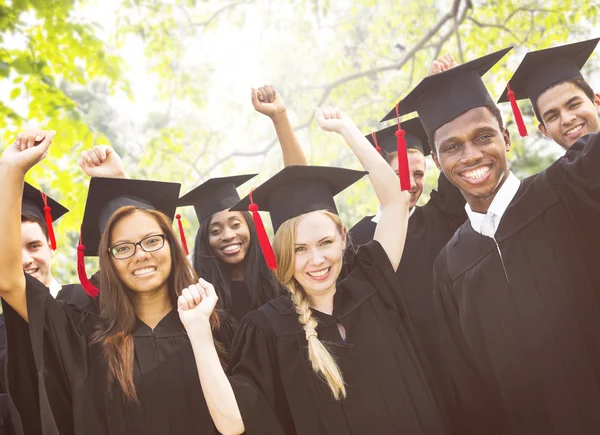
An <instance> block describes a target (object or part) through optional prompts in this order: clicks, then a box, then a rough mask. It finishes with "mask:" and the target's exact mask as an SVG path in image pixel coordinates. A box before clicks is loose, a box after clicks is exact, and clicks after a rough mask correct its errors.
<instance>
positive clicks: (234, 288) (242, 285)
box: [227, 281, 256, 322]
mask: <svg viewBox="0 0 600 435" xmlns="http://www.w3.org/2000/svg"><path fill="white" fill-rule="evenodd" d="M230 289H231V308H229V309H228V310H227V313H229V314H230V315H231V316H232V317H233V318H234V319H235V320H236V321H237V322H239V321H241V320H242V318H243V317H244V316H245V315H246V314H248V313H249V312H250V311H252V310H254V309H256V307H255V306H254V302H252V297H251V296H250V292H249V291H248V287H247V286H246V282H245V281H232V282H231V287H230Z"/></svg>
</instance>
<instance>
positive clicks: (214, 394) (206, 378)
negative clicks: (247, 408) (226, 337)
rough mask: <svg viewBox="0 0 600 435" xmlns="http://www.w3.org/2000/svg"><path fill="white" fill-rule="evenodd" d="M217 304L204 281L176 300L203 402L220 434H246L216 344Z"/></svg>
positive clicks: (184, 292)
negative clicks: (213, 317)
mask: <svg viewBox="0 0 600 435" xmlns="http://www.w3.org/2000/svg"><path fill="white" fill-rule="evenodd" d="M217 301H218V297H217V293H216V292H215V288H214V287H213V286H212V284H210V283H208V282H206V281H204V280H203V279H201V280H200V281H199V282H198V284H195V285H192V286H190V287H188V288H186V289H184V290H183V292H182V293H181V296H179V299H178V300H177V308H178V310H179V318H180V319H181V323H183V326H185V329H186V331H187V334H188V337H189V338H190V343H191V345H192V350H193V351H194V357H195V359H196V366H197V368H198V377H199V378H200V384H201V385H202V392H203V394H204V399H205V400H206V404H207V405H208V410H209V412H210V416H211V417H212V420H213V423H214V424H215V426H216V427H217V430H218V431H219V432H220V433H222V434H224V435H228V434H232V435H233V434H236V435H237V434H241V433H243V432H244V431H245V428H244V422H243V421H242V415H241V413H240V409H239V407H238V404H237V401H236V398H235V395H234V393H233V389H232V387H231V384H230V383H229V379H228V378H227V375H226V374H225V371H224V370H223V366H222V365H221V361H220V360H219V355H218V353H217V350H216V348H215V343H214V341H213V335H212V330H211V327H210V323H209V318H210V315H211V313H212V312H213V310H214V308H215V306H216V304H217Z"/></svg>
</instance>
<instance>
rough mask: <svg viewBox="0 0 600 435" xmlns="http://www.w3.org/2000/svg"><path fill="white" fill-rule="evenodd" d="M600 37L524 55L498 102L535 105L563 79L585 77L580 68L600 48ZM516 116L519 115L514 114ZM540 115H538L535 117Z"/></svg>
mask: <svg viewBox="0 0 600 435" xmlns="http://www.w3.org/2000/svg"><path fill="white" fill-rule="evenodd" d="M598 41H600V38H594V39H590V40H587V41H581V42H576V43H574V44H567V45H561V46H559V47H552V48H546V49H544V50H537V51H532V52H529V53H527V54H526V55H525V57H524V58H523V60H522V61H521V63H520V64H519V66H518V67H517V70H516V71H515V73H514V75H513V76H512V78H511V79H510V80H509V84H510V89H509V86H507V87H506V89H505V90H504V92H503V93H502V96H501V97H500V99H499V100H498V102H499V103H504V102H506V101H510V98H509V97H510V95H509V92H510V91H512V92H513V93H514V98H515V100H522V99H524V98H529V99H530V100H531V103H532V104H533V105H534V106H535V103H536V101H537V99H538V97H539V96H540V94H541V93H543V92H544V91H545V90H546V89H548V88H549V87H551V86H552V85H554V84H556V83H559V82H562V81H564V80H568V79H573V78H578V77H579V78H583V76H582V75H581V68H583V65H585V63H586V62H587V60H588V59H589V57H590V56H591V54H592V53H593V52H594V49H595V48H596V45H598ZM515 115H516V114H515ZM536 115H537V114H536Z"/></svg>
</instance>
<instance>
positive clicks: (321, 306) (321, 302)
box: [306, 285, 336, 315]
mask: <svg viewBox="0 0 600 435" xmlns="http://www.w3.org/2000/svg"><path fill="white" fill-rule="evenodd" d="M335 290H336V287H335V285H334V286H333V287H332V288H331V289H329V290H327V291H326V292H323V293H320V294H318V295H311V294H308V293H307V294H306V297H307V298H308V304H309V305H310V307H311V308H314V309H315V310H317V311H320V312H321V313H325V314H329V315H331V314H333V296H334V295H335Z"/></svg>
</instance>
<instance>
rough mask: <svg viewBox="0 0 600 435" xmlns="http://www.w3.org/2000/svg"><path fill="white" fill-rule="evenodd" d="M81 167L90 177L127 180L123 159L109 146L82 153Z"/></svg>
mask: <svg viewBox="0 0 600 435" xmlns="http://www.w3.org/2000/svg"><path fill="white" fill-rule="evenodd" d="M79 167H80V168H81V169H82V170H83V172H85V174H86V175H88V176H89V177H106V178H127V174H126V173H125V168H124V167H123V162H122V161H121V157H119V155H118V154H117V153H116V152H115V150H114V149H112V148H111V147H109V146H108V145H99V146H95V147H94V148H92V149H91V150H88V151H84V152H83V153H81V158H80V159H79Z"/></svg>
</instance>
